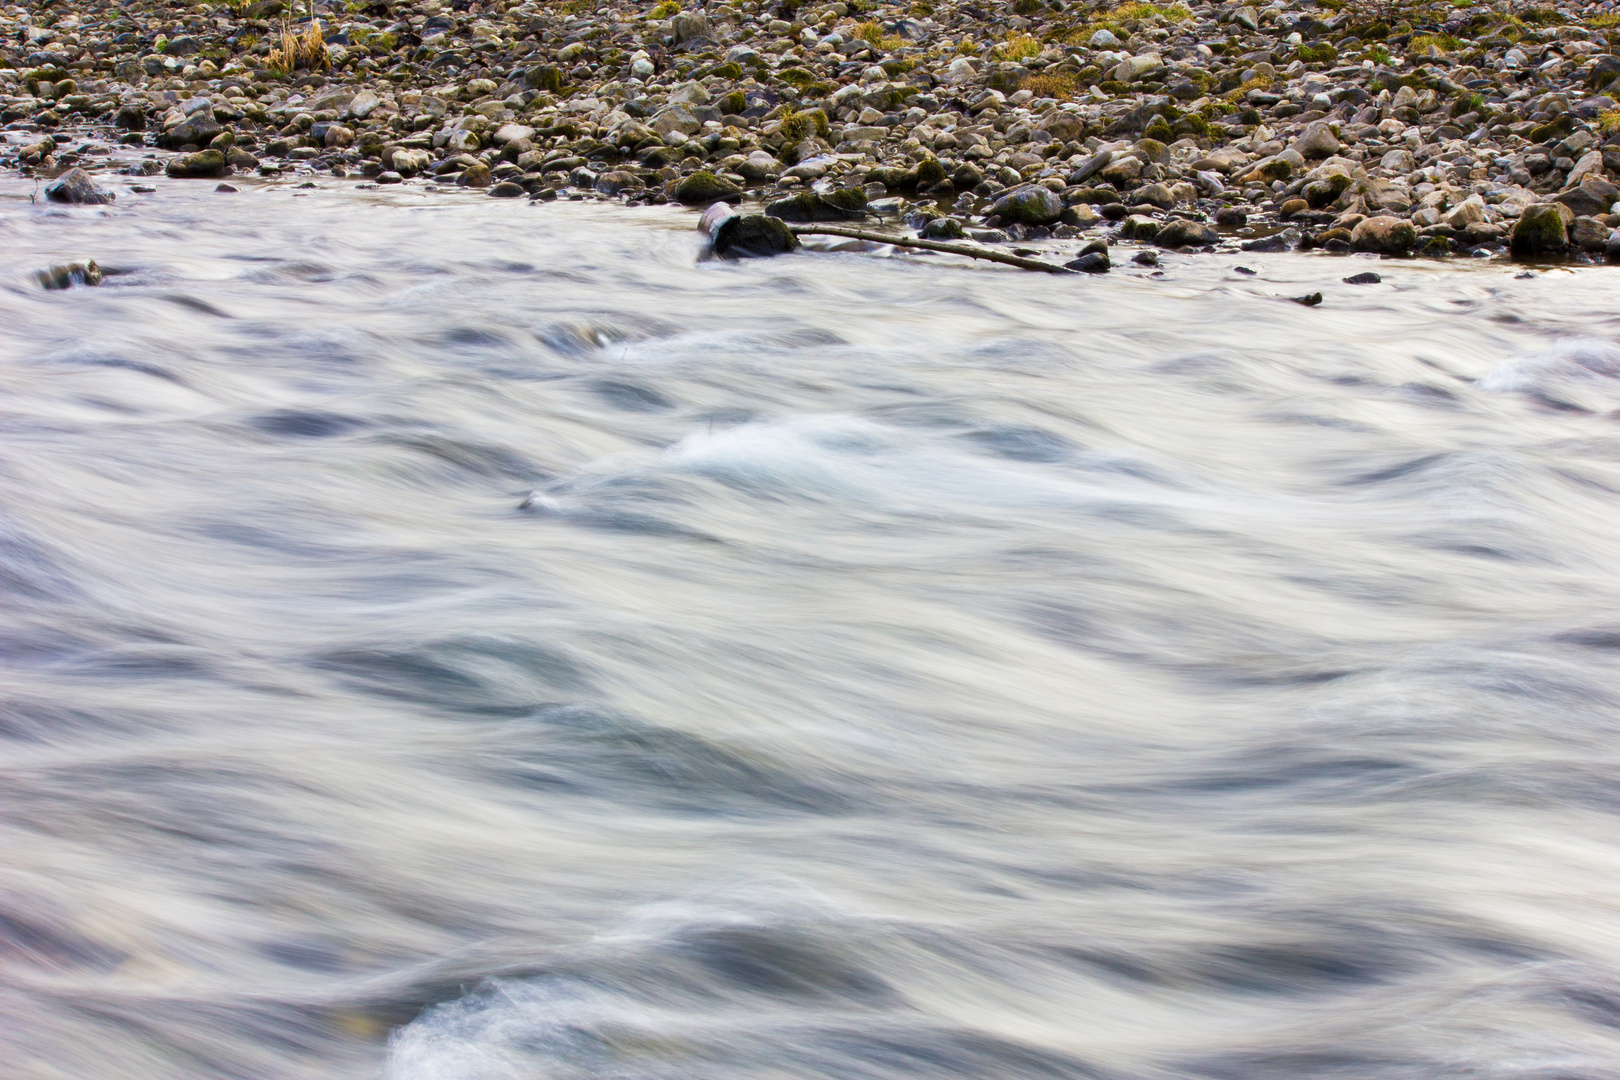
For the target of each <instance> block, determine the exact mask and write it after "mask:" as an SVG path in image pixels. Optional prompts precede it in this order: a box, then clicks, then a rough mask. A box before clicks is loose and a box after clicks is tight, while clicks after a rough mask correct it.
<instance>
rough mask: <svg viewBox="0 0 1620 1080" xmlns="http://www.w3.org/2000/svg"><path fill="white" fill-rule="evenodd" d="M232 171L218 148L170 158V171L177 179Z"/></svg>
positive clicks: (206, 176)
mask: <svg viewBox="0 0 1620 1080" xmlns="http://www.w3.org/2000/svg"><path fill="white" fill-rule="evenodd" d="M230 171H231V167H230V165H229V164H228V163H227V162H226V161H225V155H224V154H222V153H220V152H219V151H218V150H199V151H197V152H196V153H195V154H181V155H180V156H179V157H174V158H170V159H169V167H168V173H169V175H170V176H171V177H174V178H175V179H177V180H202V179H210V178H212V177H216V176H225V175H226V174H228V173H229V172H230Z"/></svg>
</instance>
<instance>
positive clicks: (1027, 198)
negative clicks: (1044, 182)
mask: <svg viewBox="0 0 1620 1080" xmlns="http://www.w3.org/2000/svg"><path fill="white" fill-rule="evenodd" d="M990 212H991V213H992V214H995V215H996V216H997V217H999V218H1000V219H1001V223H1002V224H1003V225H1050V224H1051V223H1052V222H1054V221H1056V220H1057V219H1058V218H1060V217H1062V216H1063V200H1062V199H1061V198H1059V197H1058V194H1057V192H1055V191H1051V190H1048V189H1047V188H1043V187H1037V186H1030V187H1021V188H1014V189H1013V190H1012V191H1009V192H1007V194H1005V195H1003V196H1002V197H1001V198H999V199H997V200H996V202H995V206H994V207H993V208H992V209H991V211H990Z"/></svg>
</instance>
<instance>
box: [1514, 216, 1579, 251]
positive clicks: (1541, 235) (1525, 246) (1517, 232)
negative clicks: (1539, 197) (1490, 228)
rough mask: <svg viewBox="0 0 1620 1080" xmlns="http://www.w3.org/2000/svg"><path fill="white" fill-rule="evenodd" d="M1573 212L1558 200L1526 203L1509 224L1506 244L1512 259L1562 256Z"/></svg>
mask: <svg viewBox="0 0 1620 1080" xmlns="http://www.w3.org/2000/svg"><path fill="white" fill-rule="evenodd" d="M1574 216H1575V215H1574V214H1573V213H1572V212H1571V211H1570V209H1569V208H1568V207H1567V206H1564V205H1562V204H1561V203H1537V204H1536V205H1534V206H1527V207H1525V208H1524V212H1523V213H1522V214H1520V215H1519V220H1518V221H1517V222H1515V223H1514V225H1513V238H1512V240H1511V241H1510V243H1509V247H1510V250H1511V251H1512V253H1513V257H1514V258H1515V259H1535V258H1542V257H1545V256H1548V255H1562V254H1564V252H1566V251H1568V250H1569V223H1570V221H1571V220H1572V219H1573V218H1574Z"/></svg>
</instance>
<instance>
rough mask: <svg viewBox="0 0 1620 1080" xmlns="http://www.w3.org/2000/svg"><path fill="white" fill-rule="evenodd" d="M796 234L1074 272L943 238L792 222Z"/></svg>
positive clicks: (1051, 264)
mask: <svg viewBox="0 0 1620 1080" xmlns="http://www.w3.org/2000/svg"><path fill="white" fill-rule="evenodd" d="M788 228H790V229H792V230H793V235H795V236H843V237H847V238H849V239H851V240H870V241H871V242H872V243H874V244H893V245H894V246H896V247H910V248H922V249H923V250H925V251H943V252H946V253H947V254H950V255H966V256H967V257H968V258H970V259H987V260H989V261H990V262H998V263H1004V264H1006V265H1007V266H1016V267H1018V268H1019V269H1021V270H1044V271H1046V272H1047V273H1048V274H1071V273H1073V272H1074V271H1072V270H1070V269H1069V268H1068V267H1066V266H1059V265H1057V264H1056V263H1049V262H1041V260H1039V259H1026V258H1024V257H1023V256H1022V255H1005V254H1003V253H1001V252H999V251H990V250H989V249H987V248H982V247H976V246H973V245H971V244H949V243H946V242H945V241H943V240H920V239H919V240H913V239H911V238H909V237H904V236H889V235H888V234H887V233H880V232H868V231H867V230H866V229H850V228H845V227H844V226H841V225H789V226H788Z"/></svg>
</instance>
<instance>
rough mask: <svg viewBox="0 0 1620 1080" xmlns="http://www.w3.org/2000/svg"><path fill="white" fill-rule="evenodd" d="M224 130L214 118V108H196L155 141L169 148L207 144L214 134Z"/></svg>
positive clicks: (175, 148)
mask: <svg viewBox="0 0 1620 1080" xmlns="http://www.w3.org/2000/svg"><path fill="white" fill-rule="evenodd" d="M224 130H225V128H224V125H222V124H221V123H220V122H219V121H218V120H216V119H214V110H212V109H198V110H197V111H196V112H194V113H192V114H191V115H190V116H188V117H186V118H185V119H184V120H181V121H180V122H179V123H178V124H175V125H174V126H172V127H170V128H167V129H165V130H164V132H163V134H162V135H159V136H158V139H157V143H158V145H159V146H161V147H164V148H165V149H169V150H178V149H180V148H181V147H182V146H207V145H208V144H209V143H211V142H213V141H214V136H216V135H218V134H219V133H220V132H222V131H224Z"/></svg>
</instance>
